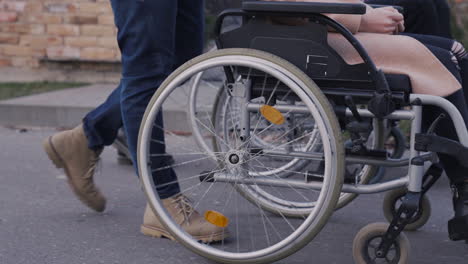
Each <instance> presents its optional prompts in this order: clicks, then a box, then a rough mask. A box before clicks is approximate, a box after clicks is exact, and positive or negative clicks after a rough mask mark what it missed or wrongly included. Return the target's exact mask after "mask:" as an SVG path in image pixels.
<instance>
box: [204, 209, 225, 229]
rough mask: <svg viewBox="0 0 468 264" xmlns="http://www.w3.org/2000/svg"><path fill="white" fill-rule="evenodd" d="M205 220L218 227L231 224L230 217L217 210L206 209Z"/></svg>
mask: <svg viewBox="0 0 468 264" xmlns="http://www.w3.org/2000/svg"><path fill="white" fill-rule="evenodd" d="M205 220H206V221H208V222H209V223H211V224H213V225H215V226H217V227H227V226H228V224H229V219H228V218H227V217H226V216H224V215H223V214H222V213H219V212H216V211H206V212H205Z"/></svg>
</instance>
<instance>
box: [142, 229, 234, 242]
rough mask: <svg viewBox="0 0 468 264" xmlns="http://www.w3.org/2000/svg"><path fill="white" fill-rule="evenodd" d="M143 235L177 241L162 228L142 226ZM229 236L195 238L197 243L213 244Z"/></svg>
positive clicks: (226, 234)
mask: <svg viewBox="0 0 468 264" xmlns="http://www.w3.org/2000/svg"><path fill="white" fill-rule="evenodd" d="M140 230H141V233H142V234H143V235H145V236H150V237H157V238H162V237H165V238H168V239H170V240H172V241H176V239H175V238H174V237H173V236H172V235H171V234H169V232H167V231H166V230H164V229H161V228H156V227H150V226H147V225H141V229H140ZM228 236H229V232H227V231H226V232H222V233H218V234H213V235H209V236H194V237H193V238H195V239H196V240H197V241H201V242H203V243H211V242H217V241H222V240H223V239H225V238H227V237H228Z"/></svg>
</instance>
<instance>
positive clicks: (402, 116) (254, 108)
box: [247, 103, 414, 120]
mask: <svg viewBox="0 0 468 264" xmlns="http://www.w3.org/2000/svg"><path fill="white" fill-rule="evenodd" d="M262 106H263V104H258V103H248V104H247V109H248V110H249V111H250V112H254V113H256V112H258V111H259V110H260V108H261V107H262ZM273 107H274V108H275V109H277V110H278V111H280V112H282V113H298V114H307V113H309V109H308V108H307V107H305V106H300V105H275V106H273ZM357 110H358V113H359V114H360V115H361V116H362V117H364V118H373V117H375V116H374V114H372V113H371V112H370V111H369V110H367V109H357ZM346 116H349V117H352V116H353V113H352V112H351V110H350V109H349V108H346ZM385 118H386V119H392V120H412V119H413V118H414V113H413V111H409V110H396V111H394V112H393V113H391V114H390V115H388V116H386V117H385Z"/></svg>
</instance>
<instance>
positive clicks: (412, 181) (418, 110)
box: [408, 105, 424, 192]
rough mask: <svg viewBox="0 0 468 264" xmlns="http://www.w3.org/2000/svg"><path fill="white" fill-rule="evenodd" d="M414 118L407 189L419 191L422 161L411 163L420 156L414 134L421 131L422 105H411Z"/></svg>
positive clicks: (422, 172) (422, 175) (422, 167)
mask: <svg viewBox="0 0 468 264" xmlns="http://www.w3.org/2000/svg"><path fill="white" fill-rule="evenodd" d="M413 112H414V114H415V118H414V119H413V121H412V122H411V140H410V164H409V175H408V176H409V182H408V191H410V192H421V190H422V181H423V177H424V163H423V164H422V165H421V164H412V160H413V159H414V158H416V157H419V156H420V154H421V153H420V151H417V150H415V142H416V134H418V133H421V123H422V105H413Z"/></svg>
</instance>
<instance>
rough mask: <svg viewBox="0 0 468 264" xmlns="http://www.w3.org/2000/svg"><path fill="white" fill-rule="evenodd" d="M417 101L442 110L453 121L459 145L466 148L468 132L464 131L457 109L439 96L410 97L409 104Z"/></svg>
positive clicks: (462, 121) (464, 125) (422, 95)
mask: <svg viewBox="0 0 468 264" xmlns="http://www.w3.org/2000/svg"><path fill="white" fill-rule="evenodd" d="M418 99H420V100H421V101H422V103H423V105H434V106H437V107H440V108H442V109H444V110H445V111H446V112H447V113H448V114H449V116H450V118H451V119H452V121H453V125H454V126H455V130H456V131H457V135H458V138H459V140H460V143H461V144H462V145H463V146H464V147H468V131H467V130H466V124H465V121H464V120H463V117H462V115H461V114H460V112H459V111H458V109H457V108H456V107H455V106H454V105H453V104H452V103H450V102H449V101H448V100H446V99H444V98H442V97H440V96H434V95H427V94H411V95H410V100H411V102H415V101H416V100H418Z"/></svg>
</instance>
